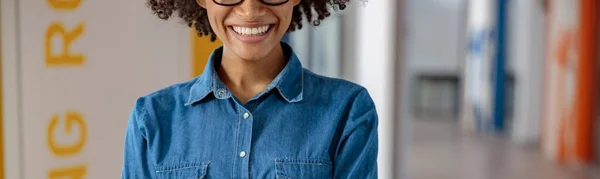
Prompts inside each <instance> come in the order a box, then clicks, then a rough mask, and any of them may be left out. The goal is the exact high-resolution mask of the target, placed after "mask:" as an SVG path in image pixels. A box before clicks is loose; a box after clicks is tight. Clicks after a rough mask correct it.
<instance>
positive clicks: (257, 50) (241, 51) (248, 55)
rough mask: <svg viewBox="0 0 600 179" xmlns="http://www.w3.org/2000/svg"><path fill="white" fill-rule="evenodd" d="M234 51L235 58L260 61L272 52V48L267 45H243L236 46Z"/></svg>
mask: <svg viewBox="0 0 600 179" xmlns="http://www.w3.org/2000/svg"><path fill="white" fill-rule="evenodd" d="M236 49H237V50H235V53H236V54H237V56H239V57H240V58H242V59H244V60H251V61H254V60H262V59H264V58H266V57H267V56H268V55H269V53H270V52H271V50H273V47H272V46H267V45H243V46H238V47H237V48H236Z"/></svg>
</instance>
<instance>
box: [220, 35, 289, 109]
mask: <svg viewBox="0 0 600 179" xmlns="http://www.w3.org/2000/svg"><path fill="white" fill-rule="evenodd" d="M285 64H286V60H285V55H284V54H283V49H282V47H281V45H277V46H275V48H273V50H271V52H270V53H269V54H268V55H267V56H266V57H264V58H263V59H254V60H246V59H242V58H240V57H238V56H237V55H235V54H234V53H233V52H232V51H231V50H227V48H224V49H223V56H222V60H221V65H220V68H218V70H217V73H218V74H219V77H220V79H221V80H222V81H223V83H225V85H226V86H227V87H228V88H230V89H231V90H232V92H233V93H234V94H235V95H236V96H238V98H240V100H242V101H245V98H248V96H249V97H252V96H254V95H255V94H257V93H259V92H260V91H262V90H264V89H265V88H266V87H267V85H269V84H270V83H271V81H273V79H274V78H275V77H276V76H277V75H278V74H279V72H280V71H281V70H282V69H283V68H284V67H285ZM236 93H237V94H236Z"/></svg>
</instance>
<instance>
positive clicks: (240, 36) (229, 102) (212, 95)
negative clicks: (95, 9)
mask: <svg viewBox="0 0 600 179" xmlns="http://www.w3.org/2000/svg"><path fill="white" fill-rule="evenodd" d="M347 3H348V0H196V1H195V0H149V1H148V5H149V7H150V8H151V9H152V11H153V12H154V13H155V14H157V15H158V17H159V18H161V19H168V18H169V17H171V15H173V14H174V13H177V14H178V15H179V17H180V18H182V19H183V20H184V21H186V22H187V23H188V25H189V26H193V27H195V28H196V30H197V32H198V35H199V36H205V35H208V36H210V37H211V39H212V40H215V39H216V38H217V37H218V38H219V39H220V40H221V41H222V42H223V46H221V47H219V48H217V49H215V50H214V51H213V52H212V54H211V55H210V57H209V59H208V62H207V64H206V66H205V69H204V70H203V72H202V74H200V75H199V76H198V77H196V78H195V79H193V80H191V81H188V82H184V83H180V84H175V85H172V86H170V87H167V88H164V89H161V90H158V91H156V92H154V93H151V94H148V95H146V96H143V97H140V98H139V99H138V100H137V102H136V105H135V106H134V109H133V111H132V112H131V116H130V118H129V123H128V126H127V132H126V136H125V149H124V150H125V154H124V155H125V156H124V164H123V175H122V177H123V178H377V152H378V139H377V125H378V118H377V113H376V110H375V105H374V103H373V101H372V100H371V97H370V95H369V93H368V92H367V90H366V89H365V88H364V87H362V86H360V85H357V84H354V83H351V82H348V81H345V80H341V79H334V78H327V77H324V76H320V75H317V74H315V73H312V72H310V71H309V70H307V69H304V68H303V67H302V64H301V63H300V60H299V59H298V57H297V56H296V55H295V53H294V51H293V50H292V48H291V47H290V46H289V45H287V44H285V43H283V42H281V38H282V37H283V35H284V34H285V33H286V32H290V31H293V30H295V29H297V28H302V17H306V19H307V20H308V21H309V22H312V23H313V25H318V24H319V22H320V21H321V20H323V19H325V18H326V17H327V16H329V15H330V12H329V9H330V8H332V9H333V10H336V9H344V8H345V6H346V4H347ZM313 10H314V11H315V12H316V14H317V16H318V17H316V19H314V20H313V18H312V15H313V14H312V13H310V12H312V11H313Z"/></svg>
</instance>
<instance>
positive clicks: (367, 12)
mask: <svg viewBox="0 0 600 179" xmlns="http://www.w3.org/2000/svg"><path fill="white" fill-rule="evenodd" d="M396 5H397V0H376V1H368V3H367V4H366V5H365V6H359V7H357V10H358V11H357V13H356V19H357V31H356V32H357V38H358V39H357V41H356V49H357V59H356V81H357V82H358V83H359V84H361V85H363V86H365V87H366V88H367V89H368V90H369V94H370V95H371V97H372V98H373V100H374V101H375V105H376V107H377V113H378V115H379V156H378V158H377V164H378V167H379V168H378V169H379V178H385V179H387V178H393V177H394V172H398V173H400V174H401V173H403V171H401V170H398V168H394V167H395V166H394V158H395V156H396V155H400V156H403V155H404V150H402V149H396V150H394V139H395V136H394V130H400V131H403V129H397V128H396V129H395V124H396V123H395V121H397V120H398V119H394V118H393V116H394V110H395V108H394V106H393V102H394V101H393V99H394V98H393V92H394V91H393V90H394V81H393V79H394V78H393V75H394V73H393V72H394V60H396V59H395V57H394V54H395V50H398V49H395V47H394V44H395V40H396V39H395V31H394V29H395V25H394V24H395V22H396V13H395V12H396V10H397V8H396ZM396 177H400V176H399V175H396Z"/></svg>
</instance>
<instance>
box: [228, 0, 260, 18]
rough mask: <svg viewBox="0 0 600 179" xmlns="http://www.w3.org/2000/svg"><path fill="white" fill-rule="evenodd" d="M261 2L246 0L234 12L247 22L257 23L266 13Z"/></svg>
mask: <svg viewBox="0 0 600 179" xmlns="http://www.w3.org/2000/svg"><path fill="white" fill-rule="evenodd" d="M259 1H260V0H244V1H243V2H242V4H240V5H238V6H236V7H235V9H234V11H235V13H236V14H237V15H239V16H240V17H242V18H244V20H246V21H255V20H256V19H258V18H259V17H261V16H263V15H265V13H266V10H265V8H264V6H263V4H262V3H261V2H259Z"/></svg>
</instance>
